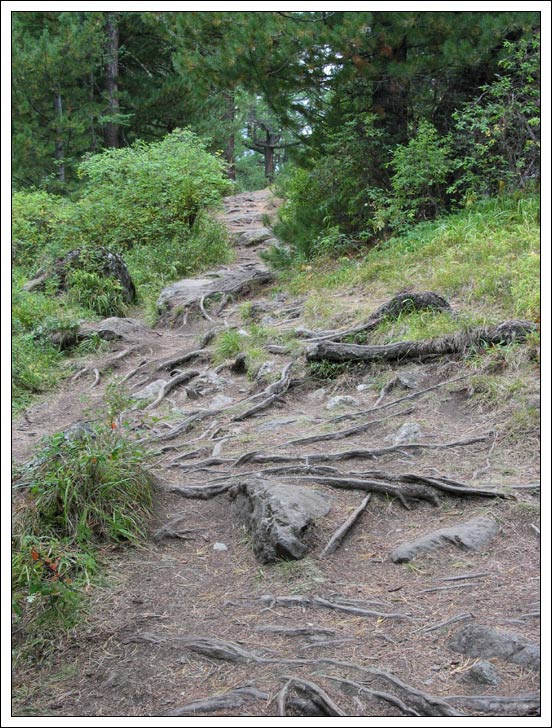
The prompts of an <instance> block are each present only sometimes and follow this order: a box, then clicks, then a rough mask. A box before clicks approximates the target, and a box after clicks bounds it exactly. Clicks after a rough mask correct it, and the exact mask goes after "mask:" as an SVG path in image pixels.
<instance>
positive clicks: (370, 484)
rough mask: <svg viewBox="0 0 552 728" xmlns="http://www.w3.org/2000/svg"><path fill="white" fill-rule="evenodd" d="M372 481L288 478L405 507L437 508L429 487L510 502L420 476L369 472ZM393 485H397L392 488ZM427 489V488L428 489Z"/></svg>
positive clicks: (483, 491)
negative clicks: (390, 499)
mask: <svg viewBox="0 0 552 728" xmlns="http://www.w3.org/2000/svg"><path fill="white" fill-rule="evenodd" d="M365 474H366V473H351V476H355V475H365ZM373 476H374V479H370V480H368V479H364V478H363V479H357V478H355V477H342V478H335V477H332V476H324V475H320V476H318V475H304V476H303V475H295V476H290V477H292V478H293V480H298V481H302V482H310V483H322V484H324V485H329V486H332V487H334V488H344V489H346V490H366V491H368V492H373V493H383V494H386V495H392V496H395V497H396V498H398V499H399V500H400V501H401V503H402V504H403V505H404V506H405V507H407V508H408V504H407V502H406V501H407V500H425V501H429V502H430V503H433V504H434V505H438V504H439V501H438V500H437V497H436V496H435V493H434V492H432V491H431V488H435V489H436V490H440V491H443V492H445V493H450V494H452V495H458V496H479V497H482V498H505V499H512V498H513V496H511V495H510V494H509V493H504V492H501V491H498V490H486V489H485V488H473V487H470V486H468V485H464V484H463V483H455V482H454V481H449V480H447V479H446V478H429V477H426V476H423V475H416V474H412V473H407V474H404V475H396V474H394V473H387V472H386V471H381V470H375V471H373ZM392 483H396V484H397V485H392ZM428 486H430V487H429V488H428Z"/></svg>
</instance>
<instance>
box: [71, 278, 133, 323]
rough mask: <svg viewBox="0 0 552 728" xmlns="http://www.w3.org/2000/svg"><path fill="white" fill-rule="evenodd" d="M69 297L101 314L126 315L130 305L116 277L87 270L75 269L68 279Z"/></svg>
mask: <svg viewBox="0 0 552 728" xmlns="http://www.w3.org/2000/svg"><path fill="white" fill-rule="evenodd" d="M67 283H68V288H67V299H68V301H69V302H70V303H75V304H77V305H78V306H83V307H87V308H89V309H90V310H91V311H94V313H97V314H98V315H99V316H102V317H103V318H106V317H108V316H124V315H125V314H126V312H127V310H128V306H127V304H126V303H125V301H124V298H123V287H122V286H121V284H120V282H119V281H118V280H116V279H115V278H109V277H108V276H102V275H101V274H100V273H96V272H91V271H87V270H74V271H71V273H70V274H69V276H68V279H67Z"/></svg>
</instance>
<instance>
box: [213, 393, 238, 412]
mask: <svg viewBox="0 0 552 728" xmlns="http://www.w3.org/2000/svg"><path fill="white" fill-rule="evenodd" d="M233 401H234V400H233V399H232V397H227V396H226V395H225V394H217V396H216V397H213V399H212V400H211V402H210V404H209V409H218V408H219V407H226V406H227V405H229V404H232V402H233Z"/></svg>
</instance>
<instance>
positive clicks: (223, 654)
mask: <svg viewBox="0 0 552 728" xmlns="http://www.w3.org/2000/svg"><path fill="white" fill-rule="evenodd" d="M178 641H179V642H181V643H182V644H183V646H184V647H185V648H186V649H187V650H189V651H191V652H196V653H198V654H200V655H203V656H205V657H209V658H214V659H216V660H224V661H227V662H234V663H246V664H247V663H251V662H253V663H258V664H280V665H310V666H317V665H320V666H327V665H332V666H335V667H339V668H343V669H351V670H356V671H358V672H360V673H362V674H363V675H369V676H370V677H372V678H380V679H382V680H383V681H384V682H387V683H389V684H391V685H392V686H393V687H394V688H396V689H398V690H399V691H400V692H401V693H402V695H403V702H404V701H405V700H407V699H408V702H409V703H410V706H405V707H409V708H410V709H411V710H414V711H416V712H418V714H419V715H423V716H438V717H440V716H445V717H457V716H465V713H462V712H460V711H458V710H455V709H454V708H453V707H452V706H451V705H449V703H447V702H446V701H445V700H442V699H441V698H436V697H433V696H431V695H428V694H427V693H424V692H423V691H422V690H418V689H417V688H415V687H413V686H411V685H408V684H407V683H404V682H403V681H402V680H401V679H400V678H398V677H396V676H395V675H392V674H391V673H388V672H385V671H384V670H378V669H377V668H373V667H363V666H361V665H357V664H355V663H352V662H345V661H341V660H333V659H330V658H319V659H314V660H310V659H294V658H285V657H264V656H262V655H257V654H256V653H254V652H250V651H249V650H245V649H244V648H242V647H241V646H240V645H238V644H236V643H235V642H225V641H223V640H219V639H213V638H210V637H196V636H193V635H192V636H190V637H184V638H179V640H178Z"/></svg>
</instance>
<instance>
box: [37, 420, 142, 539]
mask: <svg viewBox="0 0 552 728" xmlns="http://www.w3.org/2000/svg"><path fill="white" fill-rule="evenodd" d="M144 459H145V455H144V452H143V450H142V449H141V448H139V447H138V446H136V445H135V444H134V443H133V442H132V441H131V440H129V439H128V438H127V437H126V436H125V435H124V434H123V433H121V432H120V431H119V428H118V427H117V426H116V425H115V424H114V423H113V422H111V423H110V424H108V425H102V426H98V427H96V428H94V429H91V430H90V431H89V430H87V429H85V428H83V429H82V431H81V432H78V433H76V434H75V435H73V434H71V435H65V433H60V434H58V435H55V436H53V437H51V438H50V439H49V441H48V442H47V443H46V445H45V447H44V449H43V450H42V452H41V453H40V455H39V456H38V457H37V458H36V459H35V464H34V465H33V466H32V467H31V468H30V472H29V473H28V474H27V475H26V477H25V482H26V484H27V486H28V487H29V492H30V495H31V499H32V503H33V507H32V509H31V511H30V512H29V518H30V519H31V523H29V524H28V525H27V530H28V531H31V532H33V533H35V534H36V535H44V534H51V535H52V536H55V537H57V538H69V539H71V540H72V541H73V542H74V543H75V544H88V543H89V542H97V543H99V542H119V541H138V540H140V539H141V538H143V537H144V535H145V521H146V518H147V516H148V514H149V513H150V511H151V506H152V485H151V477H150V475H149V474H148V472H147V471H146V470H145V469H144Z"/></svg>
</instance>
